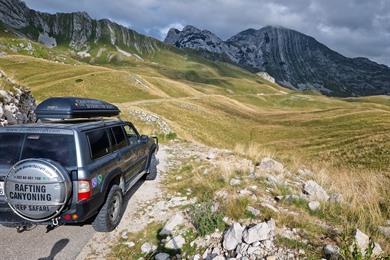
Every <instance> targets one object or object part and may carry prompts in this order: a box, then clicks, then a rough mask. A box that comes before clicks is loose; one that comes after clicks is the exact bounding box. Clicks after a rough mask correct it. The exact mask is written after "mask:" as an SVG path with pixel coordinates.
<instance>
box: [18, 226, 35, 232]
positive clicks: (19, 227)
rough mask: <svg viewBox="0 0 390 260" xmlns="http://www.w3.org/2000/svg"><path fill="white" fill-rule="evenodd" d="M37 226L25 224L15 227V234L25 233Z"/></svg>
mask: <svg viewBox="0 0 390 260" xmlns="http://www.w3.org/2000/svg"><path fill="white" fill-rule="evenodd" d="M36 226H37V225H34V224H25V225H18V226H16V232H17V233H23V232H25V231H30V230H33V229H34V228H35V227H36Z"/></svg>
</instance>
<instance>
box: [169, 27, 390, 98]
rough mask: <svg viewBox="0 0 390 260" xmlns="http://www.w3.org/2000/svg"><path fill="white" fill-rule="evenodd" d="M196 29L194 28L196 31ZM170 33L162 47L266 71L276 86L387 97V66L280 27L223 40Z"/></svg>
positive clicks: (191, 32)
mask: <svg viewBox="0 0 390 260" xmlns="http://www.w3.org/2000/svg"><path fill="white" fill-rule="evenodd" d="M195 29H196V28H195ZM195 29H194V28H192V27H189V29H188V30H186V29H183V31H181V32H180V31H174V32H172V35H173V33H174V37H170V38H169V39H168V38H167V39H166V41H165V42H166V43H168V44H172V45H175V46H176V47H178V48H192V49H196V50H199V51H200V54H201V55H204V56H205V57H207V58H212V59H214V60H223V61H226V60H227V61H229V62H231V63H234V64H236V65H238V66H241V67H243V68H245V69H247V70H249V71H252V72H266V73H268V74H269V75H270V77H272V78H275V80H276V82H278V83H279V84H281V85H283V86H286V87H289V88H295V89H300V90H307V89H309V90H312V89H314V90H318V91H320V92H322V93H324V94H327V95H336V96H358V95H378V94H389V93H390V68H389V67H387V66H385V65H380V64H377V63H375V62H372V61H370V60H368V59H366V58H347V57H344V56H343V55H341V54H339V53H337V52H335V51H333V50H331V49H329V48H328V47H327V46H325V45H324V44H322V43H320V42H318V41H317V40H316V39H314V38H313V37H311V36H308V35H305V34H303V33H301V32H298V31H295V30H292V29H288V28H285V27H282V26H266V27H263V28H260V29H258V30H256V29H247V30H244V31H242V32H240V33H238V34H236V35H234V36H232V37H231V38H230V39H228V40H226V41H223V40H221V39H220V38H219V37H218V36H216V35H215V34H213V33H211V32H209V31H205V30H204V31H200V30H199V29H196V30H195Z"/></svg>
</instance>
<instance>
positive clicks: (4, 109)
mask: <svg viewBox="0 0 390 260" xmlns="http://www.w3.org/2000/svg"><path fill="white" fill-rule="evenodd" d="M0 82H1V84H0V126H5V125H9V124H11V125H12V124H25V123H29V122H32V121H34V119H35V116H34V109H35V107H36V102H35V99H34V97H33V96H32V94H31V91H30V90H29V89H27V88H25V87H23V86H20V85H19V84H17V82H16V81H14V80H13V79H11V78H10V77H8V76H7V75H6V74H5V73H4V72H3V71H1V70H0Z"/></svg>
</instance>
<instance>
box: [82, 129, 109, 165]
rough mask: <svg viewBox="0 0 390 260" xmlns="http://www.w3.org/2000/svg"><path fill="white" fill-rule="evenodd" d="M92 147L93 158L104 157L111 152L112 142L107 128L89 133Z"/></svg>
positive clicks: (88, 136)
mask: <svg viewBox="0 0 390 260" xmlns="http://www.w3.org/2000/svg"><path fill="white" fill-rule="evenodd" d="M87 138H88V141H89V145H90V147H91V158H92V159H93V160H95V159H98V158H100V157H103V156H104V155H106V154H108V153H109V152H110V142H109V140H108V136H107V132H106V130H105V129H98V130H94V131H91V132H88V133H87Z"/></svg>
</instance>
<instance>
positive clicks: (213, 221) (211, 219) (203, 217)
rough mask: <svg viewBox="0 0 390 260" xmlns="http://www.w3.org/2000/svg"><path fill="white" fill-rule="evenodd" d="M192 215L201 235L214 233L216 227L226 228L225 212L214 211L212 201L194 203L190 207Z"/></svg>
mask: <svg viewBox="0 0 390 260" xmlns="http://www.w3.org/2000/svg"><path fill="white" fill-rule="evenodd" d="M190 217H191V221H192V224H193V225H194V226H195V228H196V230H197V231H198V233H199V235H201V236H205V235H207V234H210V233H213V232H214V231H215V230H216V229H219V230H223V229H224V228H225V223H224V221H223V214H222V213H221V212H218V211H213V209H212V201H206V202H202V203H198V204H195V205H193V206H192V207H191V208H190Z"/></svg>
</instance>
